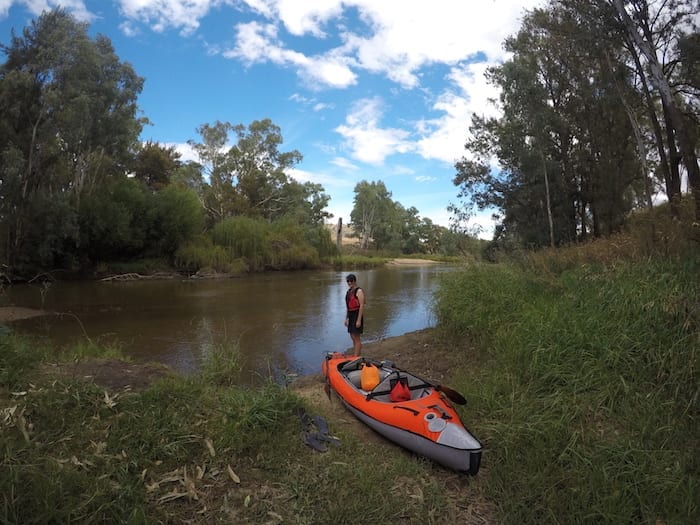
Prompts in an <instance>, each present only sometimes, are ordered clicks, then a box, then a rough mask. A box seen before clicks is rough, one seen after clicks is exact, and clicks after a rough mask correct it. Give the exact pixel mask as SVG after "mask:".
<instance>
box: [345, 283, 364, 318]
mask: <svg viewBox="0 0 700 525" xmlns="http://www.w3.org/2000/svg"><path fill="white" fill-rule="evenodd" d="M359 289H360V288H355V290H354V292H355V293H350V292H352V291H353V290H348V291H347V293H346V294H345V305H346V306H347V307H348V312H354V311H356V310H359V309H360V300H359V299H358V298H357V291H358V290H359Z"/></svg>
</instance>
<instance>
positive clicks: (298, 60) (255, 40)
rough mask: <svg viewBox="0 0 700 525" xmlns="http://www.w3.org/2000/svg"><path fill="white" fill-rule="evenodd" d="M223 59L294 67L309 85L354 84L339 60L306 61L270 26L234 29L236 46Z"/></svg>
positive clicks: (318, 58) (253, 24) (249, 25)
mask: <svg viewBox="0 0 700 525" xmlns="http://www.w3.org/2000/svg"><path fill="white" fill-rule="evenodd" d="M223 56H224V57H226V58H234V59H240V60H242V61H243V62H244V63H246V64H248V65H253V64H257V63H265V62H272V63H274V64H277V65H281V66H293V67H296V68H297V70H298V73H299V77H300V78H302V79H305V81H306V82H307V83H309V84H313V81H316V82H317V83H321V84H323V85H326V86H330V87H335V88H344V87H347V86H349V85H352V84H355V83H356V82H357V75H356V74H355V73H353V72H352V70H351V69H350V68H349V67H348V65H347V63H345V62H346V61H347V60H346V58H345V57H343V56H336V55H335V54H334V53H330V54H327V55H318V56H314V57H307V56H305V55H304V54H302V53H298V52H296V51H292V50H289V49H286V48H285V46H284V43H283V42H282V41H281V40H280V39H279V37H278V27H277V26H276V25H274V24H261V23H259V22H255V21H254V22H249V23H246V24H239V25H238V26H237V27H236V45H235V47H234V48H232V49H229V50H227V51H224V52H223Z"/></svg>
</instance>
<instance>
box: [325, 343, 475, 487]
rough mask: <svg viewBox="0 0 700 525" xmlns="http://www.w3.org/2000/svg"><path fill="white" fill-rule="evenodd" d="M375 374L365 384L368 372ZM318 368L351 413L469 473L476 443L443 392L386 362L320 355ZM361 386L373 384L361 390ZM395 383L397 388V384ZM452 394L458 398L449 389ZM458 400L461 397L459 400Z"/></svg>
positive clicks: (409, 447)
mask: <svg viewBox="0 0 700 525" xmlns="http://www.w3.org/2000/svg"><path fill="white" fill-rule="evenodd" d="M372 367H376V369H377V370H372V372H373V376H374V377H375V378H376V376H377V374H376V372H377V371H378V372H379V373H378V378H376V379H375V380H374V381H372V383H371V384H368V382H367V381H368V380H367V377H368V374H366V372H367V371H368V370H364V373H363V369H365V368H369V369H371V368H372ZM321 368H322V372H323V375H324V377H325V378H326V382H327V384H328V386H329V387H330V388H331V390H333V391H335V393H336V394H337V395H338V397H339V398H340V399H341V400H342V402H343V404H344V405H345V406H346V407H347V408H348V410H350V412H352V413H353V414H354V415H355V417H357V418H358V419H359V420H360V421H362V422H363V423H365V424H366V425H368V426H369V427H370V428H372V429H373V430H375V431H376V432H378V433H379V434H381V435H382V436H384V437H385V438H387V439H389V440H391V441H393V442H395V443H396V444H398V445H401V446H402V447H404V448H406V449H407V450H410V451H412V452H414V453H415V454H419V455H421V456H425V457H427V458H430V459H432V460H433V461H435V462H437V463H439V464H441V465H444V466H446V467H448V468H451V469H454V470H456V471H459V472H464V473H467V474H471V475H475V474H476V473H477V472H478V471H479V465H480V464H481V443H479V441H478V440H477V439H476V438H475V437H474V436H472V435H471V434H470V433H469V431H468V430H467V429H466V428H465V427H464V425H463V424H462V422H461V420H460V418H459V415H458V414H457V411H456V410H455V409H454V407H453V406H452V404H451V403H450V401H449V399H447V398H446V396H445V393H444V392H445V390H447V389H443V390H442V391H441V390H440V387H439V386H438V385H434V384H433V383H430V382H428V381H426V380H424V379H422V378H420V377H418V376H415V375H413V374H411V373H409V372H406V371H403V370H400V369H398V368H395V367H394V366H393V365H392V364H391V363H389V362H386V361H382V362H377V361H373V360H371V359H368V358H364V357H359V358H353V357H346V356H344V355H343V354H341V353H338V352H336V353H329V354H327V355H326V357H325V359H324V361H323V364H322V367H321ZM363 380H364V386H365V387H368V386H370V387H371V386H373V384H374V383H376V381H377V380H378V383H377V384H376V386H374V387H373V388H371V390H365V389H363V388H362V386H363ZM397 385H398V386H397ZM451 392H453V395H456V396H458V397H459V398H461V396H460V395H459V394H458V393H456V392H454V391H451ZM462 399H463V398H462Z"/></svg>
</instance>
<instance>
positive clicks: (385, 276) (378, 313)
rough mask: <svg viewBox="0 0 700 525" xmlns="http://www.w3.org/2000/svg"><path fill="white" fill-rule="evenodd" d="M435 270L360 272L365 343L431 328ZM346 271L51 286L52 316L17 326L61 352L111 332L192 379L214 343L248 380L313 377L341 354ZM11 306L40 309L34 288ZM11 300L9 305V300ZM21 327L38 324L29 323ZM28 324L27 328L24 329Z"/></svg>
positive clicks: (16, 291)
mask: <svg viewBox="0 0 700 525" xmlns="http://www.w3.org/2000/svg"><path fill="white" fill-rule="evenodd" d="M443 271H444V269H443V270H441V269H440V268H438V267H434V266H430V267H410V268H380V269H374V270H366V271H365V270H359V271H356V272H354V273H356V274H357V276H358V282H359V285H360V286H361V287H362V288H363V289H365V291H366V294H367V299H368V302H367V314H366V315H367V321H366V326H367V328H366V332H365V337H364V340H365V341H370V340H373V339H379V338H384V337H391V336H395V335H401V334H402V333H405V332H409V331H414V330H419V329H422V328H426V327H428V326H432V324H430V323H431V319H430V315H429V313H428V312H429V311H430V302H431V300H432V292H433V290H435V289H436V287H437V282H438V278H439V274H440V273H442V272H443ZM347 273H350V272H348V271H343V272H336V271H324V272H296V273H271V274H265V275H256V276H252V277H245V278H240V279H227V280H216V281H214V280H212V281H196V282H189V281H183V282H178V281H172V280H171V281H161V282H152V281H144V282H130V283H107V284H105V283H96V282H81V283H66V282H57V283H54V284H53V285H52V286H51V288H50V290H49V291H48V293H47V294H46V297H45V298H44V299H45V301H46V305H47V307H48V308H49V309H50V310H52V311H59V312H73V313H74V314H75V315H77V316H79V317H80V320H81V322H82V323H83V325H84V329H82V328H81V327H80V326H79V325H78V324H77V323H76V322H75V320H74V319H71V321H70V322H68V321H67V318H66V317H65V316H45V317H42V318H41V323H43V324H38V323H39V321H38V320H26V321H20V323H22V325H21V326H22V328H23V331H26V332H29V333H35V334H39V335H46V336H47V337H48V338H49V339H50V340H52V341H53V342H55V343H56V344H57V345H58V346H62V345H64V344H66V343H70V342H73V341H75V339H76V338H81V337H82V338H84V332H87V333H88V334H89V335H90V337H91V338H93V339H96V340H98V339H99V340H103V337H104V336H105V335H107V334H109V335H110V337H112V338H113V339H115V340H117V341H121V342H123V345H122V347H123V350H124V353H125V354H127V355H129V356H131V357H133V358H135V359H138V360H144V361H145V360H154V361H158V362H163V363H165V364H168V365H170V366H173V367H174V368H176V369H178V370H180V371H183V372H187V373H191V372H193V371H195V370H196V369H197V367H198V364H199V363H200V362H201V359H203V358H205V357H206V356H207V355H209V353H210V352H211V351H212V349H213V348H214V346H215V345H217V344H218V345H229V346H231V345H233V346H235V345H236V344H238V346H239V352H240V355H241V366H242V367H243V368H244V371H243V374H242V375H243V377H250V376H252V375H255V374H262V375H266V374H268V373H269V372H270V371H271V370H273V369H277V368H281V369H283V370H287V371H294V372H301V373H315V372H317V371H318V369H319V367H320V363H321V361H322V359H323V355H324V354H325V352H328V351H344V350H346V349H348V348H349V347H350V337H349V336H348V333H347V329H346V328H345V326H344V325H343V320H344V318H345V302H344V297H345V292H346V290H347V285H346V284H345V276H346V275H347ZM5 294H6V295H7V297H6V300H7V301H9V302H11V303H12V304H15V305H17V306H25V307H37V306H39V305H40V302H41V297H40V294H39V293H38V292H37V290H36V288H31V287H28V286H25V287H24V288H22V287H21V286H19V285H18V286H12V287H10V288H8V289H6V290H5ZM3 299H5V298H3ZM24 323H31V324H28V325H25V324H24ZM25 326H26V327H27V328H26V330H25V329H24V327H25Z"/></svg>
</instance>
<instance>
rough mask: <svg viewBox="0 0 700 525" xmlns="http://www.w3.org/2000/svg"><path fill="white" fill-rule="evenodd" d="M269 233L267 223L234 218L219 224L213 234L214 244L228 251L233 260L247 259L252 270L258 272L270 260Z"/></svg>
mask: <svg viewBox="0 0 700 525" xmlns="http://www.w3.org/2000/svg"><path fill="white" fill-rule="evenodd" d="M269 232H270V228H269V225H268V223H267V222H266V221H262V220H256V219H251V218H249V217H232V218H229V219H225V220H223V221H221V222H219V223H217V224H216V225H215V226H214V228H213V229H212V232H211V234H212V239H213V241H214V244H216V245H219V246H222V247H224V248H225V249H227V250H228V252H229V254H230V255H231V257H232V258H242V259H245V260H246V262H247V264H248V266H249V268H250V269H251V270H253V271H258V270H262V269H264V268H265V262H266V261H267V260H269V249H270V247H269V245H268V243H267V237H268V235H269Z"/></svg>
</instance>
